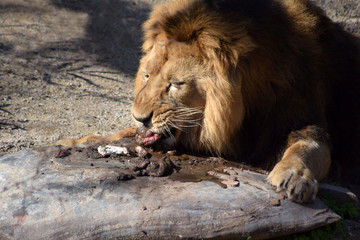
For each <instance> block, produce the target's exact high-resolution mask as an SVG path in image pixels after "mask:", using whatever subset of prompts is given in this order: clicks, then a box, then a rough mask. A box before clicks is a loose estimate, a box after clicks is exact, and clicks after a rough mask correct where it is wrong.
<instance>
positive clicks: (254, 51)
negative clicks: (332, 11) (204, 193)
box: [132, 0, 360, 202]
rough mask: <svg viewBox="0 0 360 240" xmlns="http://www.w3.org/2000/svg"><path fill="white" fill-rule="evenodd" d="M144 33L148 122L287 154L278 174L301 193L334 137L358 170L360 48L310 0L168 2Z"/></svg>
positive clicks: (253, 157) (189, 135)
mask: <svg viewBox="0 0 360 240" xmlns="http://www.w3.org/2000/svg"><path fill="white" fill-rule="evenodd" d="M144 32H145V39H144V44H143V51H144V56H143V58H142V59H141V62H140V67H139V72H138V74H137V77H136V81H135V89H134V93H135V96H136V97H135V100H134V103H133V107H132V114H133V116H134V118H135V120H137V121H135V122H136V123H137V125H138V126H143V125H145V126H146V127H148V128H149V129H151V130H152V131H153V132H155V133H159V134H164V135H172V141H171V143H172V144H174V145H176V146H177V147H184V148H186V149H189V150H191V151H199V152H205V153H211V154H216V155H222V156H225V157H229V158H232V159H235V160H238V161H244V162H247V163H250V164H252V165H256V166H262V167H265V168H272V167H273V166H274V165H275V164H276V163H277V162H278V161H279V160H280V161H279V162H278V163H277V164H276V166H275V168H274V170H273V171H272V172H271V174H270V175H269V183H270V184H273V185H275V186H276V187H277V189H278V190H279V191H282V190H284V191H286V192H287V194H288V196H289V198H291V199H292V200H294V201H298V202H306V201H311V200H313V199H314V197H315V196H316V192H317V181H318V180H322V179H323V178H324V177H325V176H326V175H327V173H328V170H329V165H330V151H331V150H330V149H331V148H330V145H331V144H332V145H333V146H334V147H333V148H332V149H333V152H332V153H331V154H332V158H335V159H336V158H338V159H339V161H341V162H343V163H342V164H341V165H344V166H347V167H350V168H357V170H358V169H359V168H358V166H359V161H360V159H359V155H358V154H359V151H358V152H356V149H355V148H358V144H359V141H358V139H359V137H360V130H359V125H360V124H359V123H360V116H359V109H360V104H359V96H360V84H359V82H360V81H359V76H360V73H359V66H360V64H359V58H358V56H359V50H358V48H357V47H356V46H355V43H354V41H353V37H352V36H350V35H349V34H348V33H346V32H344V31H343V30H342V29H341V27H339V26H338V25H336V24H334V23H333V22H331V21H330V20H329V19H328V18H327V17H326V16H325V15H324V13H323V12H322V11H321V10H320V9H319V8H317V7H315V6H314V5H313V4H312V3H310V2H309V1H306V0H213V1H211V0H175V1H168V2H165V3H164V4H162V5H159V6H158V7H156V8H155V9H154V10H153V12H152V13H151V15H150V17H149V20H148V21H146V22H145V24H144ZM178 129H180V130H178ZM329 136H330V137H329ZM170 138H171V137H170ZM346 176H347V175H346Z"/></svg>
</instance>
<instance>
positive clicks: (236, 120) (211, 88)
mask: <svg viewBox="0 0 360 240" xmlns="http://www.w3.org/2000/svg"><path fill="white" fill-rule="evenodd" d="M189 7H190V8H192V9H191V12H189ZM218 18H219V16H218V15H217V13H216V12H215V11H213V12H209V11H208V9H207V6H205V5H204V4H203V3H201V2H200V1H177V2H169V3H167V4H165V5H162V6H161V7H158V8H156V9H155V10H154V11H153V13H152V15H151V16H150V19H149V20H148V21H147V22H146V23H145V24H144V30H145V42H144V44H143V51H144V56H143V58H142V59H141V61H140V67H139V71H138V74H137V77H136V81H135V90H134V93H135V100H134V103H133V106H132V115H133V118H134V119H135V122H136V123H137V125H138V126H145V127H146V128H148V132H147V134H145V135H146V137H145V138H143V142H144V143H145V144H151V143H153V142H155V141H157V140H159V139H160V138H161V139H163V140H164V139H167V140H168V141H170V142H171V143H172V144H180V145H183V146H185V147H187V148H190V149H192V150H200V151H204V150H205V151H211V152H214V153H218V154H220V153H222V152H224V151H228V149H227V146H228V143H229V140H230V139H231V136H232V135H233V134H234V132H235V131H236V130H237V129H238V128H239V127H240V126H241V122H242V119H243V117H244V114H245V113H244V107H243V106H242V105H243V101H242V96H241V91H240V88H241V80H240V76H237V75H238V73H236V72H231V71H230V69H234V67H235V65H236V64H237V62H238V58H239V57H240V55H245V54H246V53H247V52H250V51H252V50H253V49H254V44H253V43H252V42H251V40H250V38H249V37H248V36H247V35H246V32H245V30H244V31H238V32H237V33H235V35H233V34H230V31H232V29H224V28H223V27H224V25H226V23H223V24H222V23H221V19H220V22H219V19H218ZM226 31H229V32H226ZM234 39H236V40H234ZM220 49H221V51H219V50H220Z"/></svg>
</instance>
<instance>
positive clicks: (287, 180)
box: [268, 162, 318, 203]
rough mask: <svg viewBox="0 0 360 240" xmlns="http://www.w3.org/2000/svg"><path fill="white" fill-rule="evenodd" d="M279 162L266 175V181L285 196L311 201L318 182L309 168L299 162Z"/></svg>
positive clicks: (313, 198)
mask: <svg viewBox="0 0 360 240" xmlns="http://www.w3.org/2000/svg"><path fill="white" fill-rule="evenodd" d="M286 165H287V164H286V163H283V162H279V163H278V164H277V165H276V166H275V167H274V169H273V170H272V171H271V172H270V174H269V176H268V183H270V184H271V185H273V186H275V187H276V191H277V192H282V191H283V192H285V193H286V194H287V197H288V198H289V199H290V200H292V201H294V202H298V203H305V202H312V201H314V200H315V197H316V194H317V192H318V183H317V181H316V179H315V178H314V177H313V175H312V174H311V172H310V170H309V169H307V168H306V167H305V166H303V165H301V164H295V165H292V166H291V165H289V166H286Z"/></svg>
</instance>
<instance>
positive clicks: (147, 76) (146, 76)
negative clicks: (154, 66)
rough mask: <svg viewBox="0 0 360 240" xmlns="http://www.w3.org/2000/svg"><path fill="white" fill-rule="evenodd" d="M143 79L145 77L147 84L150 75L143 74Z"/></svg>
mask: <svg viewBox="0 0 360 240" xmlns="http://www.w3.org/2000/svg"><path fill="white" fill-rule="evenodd" d="M143 77H144V81H145V82H147V81H148V80H149V78H150V74H148V73H143Z"/></svg>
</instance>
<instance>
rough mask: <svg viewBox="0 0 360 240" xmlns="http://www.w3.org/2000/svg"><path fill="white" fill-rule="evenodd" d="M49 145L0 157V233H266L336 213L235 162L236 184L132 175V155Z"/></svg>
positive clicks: (321, 221)
mask: <svg viewBox="0 0 360 240" xmlns="http://www.w3.org/2000/svg"><path fill="white" fill-rule="evenodd" d="M49 149H50V150H49ZM51 149H52V148H47V149H43V150H42V151H37V150H25V151H21V152H17V153H14V154H10V155H6V156H3V157H1V158H0V202H1V205H0V239H32V240H34V239H84V238H86V239H115V238H116V239H118V238H119V239H141V238H146V239H174V238H175V239H176V238H185V239H186V238H225V237H235V236H236V237H243V238H246V237H248V236H252V238H253V239H258V238H259V239H265V238H270V237H276V236H281V235H285V234H291V233H295V232H301V231H306V230H310V229H313V228H317V227H320V226H323V225H326V224H330V223H333V222H335V221H337V220H339V219H340V217H339V216H338V215H336V214H335V213H333V212H332V211H331V210H329V209H328V208H327V207H326V206H325V205H324V204H323V203H322V202H321V201H320V200H319V199H316V201H315V202H314V203H313V204H303V205H301V204H296V203H293V202H290V201H288V200H283V199H281V200H277V199H279V196H278V194H276V193H275V192H273V191H272V189H271V188H270V187H269V186H268V185H267V184H266V183H264V179H265V177H264V176H263V175H261V174H257V173H253V172H249V171H245V170H241V169H237V168H234V167H233V168H228V173H227V174H229V176H233V178H232V179H236V180H237V181H239V186H238V187H228V188H223V187H221V186H220V185H219V184H218V183H216V182H212V181H200V182H180V181H175V180H172V179H170V177H136V178H134V179H130V178H131V177H129V176H130V175H129V173H131V166H132V165H134V164H133V163H132V161H134V162H136V161H138V159H137V158H135V157H127V158H124V159H123V160H122V159H120V160H119V159H114V158H99V159H95V158H92V157H91V156H90V157H88V156H87V155H86V154H85V153H84V152H80V151H72V152H71V155H70V156H66V154H64V155H63V156H61V158H54V152H53V149H52V150H51ZM204 161H206V160H204ZM194 167H195V166H194ZM127 179H129V180H128V181H124V180H127ZM274 201H275V202H276V204H274Z"/></svg>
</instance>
